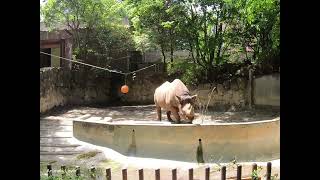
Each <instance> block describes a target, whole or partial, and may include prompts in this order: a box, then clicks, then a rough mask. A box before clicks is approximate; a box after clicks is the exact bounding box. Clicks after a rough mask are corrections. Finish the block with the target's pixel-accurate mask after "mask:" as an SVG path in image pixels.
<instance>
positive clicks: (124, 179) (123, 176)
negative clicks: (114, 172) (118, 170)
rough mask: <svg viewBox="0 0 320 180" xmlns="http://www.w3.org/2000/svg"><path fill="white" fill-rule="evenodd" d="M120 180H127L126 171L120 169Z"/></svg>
mask: <svg viewBox="0 0 320 180" xmlns="http://www.w3.org/2000/svg"><path fill="white" fill-rule="evenodd" d="M122 180H128V175H127V169H122Z"/></svg>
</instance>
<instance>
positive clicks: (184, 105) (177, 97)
mask: <svg viewBox="0 0 320 180" xmlns="http://www.w3.org/2000/svg"><path fill="white" fill-rule="evenodd" d="M196 97H197V95H193V96H192V95H190V92H189V90H188V88H187V87H186V86H185V85H184V84H183V82H182V81H181V80H179V79H175V80H174V81H173V82H171V83H170V82H168V81H166V82H165V83H163V84H162V85H161V86H159V87H158V88H157V89H156V90H155V93H154V103H155V105H156V110H157V115H158V120H159V121H161V108H163V109H165V110H166V111H167V117H168V120H169V121H170V122H174V121H173V120H172V118H171V114H172V115H173V116H174V117H175V121H176V122H177V123H180V120H181V119H184V120H185V121H186V122H187V123H192V121H193V119H194V102H195V99H196Z"/></svg>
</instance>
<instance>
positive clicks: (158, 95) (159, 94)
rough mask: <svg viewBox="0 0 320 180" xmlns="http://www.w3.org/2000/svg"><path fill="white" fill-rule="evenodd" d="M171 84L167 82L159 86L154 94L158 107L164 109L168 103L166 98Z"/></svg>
mask: <svg viewBox="0 0 320 180" xmlns="http://www.w3.org/2000/svg"><path fill="white" fill-rule="evenodd" d="M170 85H171V83H169V82H168V81H166V82H165V83H163V84H162V85H161V86H159V87H158V88H157V89H156V90H155V93H154V102H155V104H156V105H157V106H160V107H164V106H165V102H166V97H167V95H168V92H169V89H170Z"/></svg>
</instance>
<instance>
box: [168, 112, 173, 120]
mask: <svg viewBox="0 0 320 180" xmlns="http://www.w3.org/2000/svg"><path fill="white" fill-rule="evenodd" d="M167 117H168V121H170V122H173V120H172V119H171V111H167Z"/></svg>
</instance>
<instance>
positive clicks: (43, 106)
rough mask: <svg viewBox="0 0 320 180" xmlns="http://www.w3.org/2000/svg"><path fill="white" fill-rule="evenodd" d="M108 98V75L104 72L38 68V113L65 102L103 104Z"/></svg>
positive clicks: (107, 101) (65, 103)
mask: <svg viewBox="0 0 320 180" xmlns="http://www.w3.org/2000/svg"><path fill="white" fill-rule="evenodd" d="M109 100H110V77H109V75H108V74H105V73H100V74H97V73H88V72H85V71H70V70H68V69H63V68H41V69H40V113H44V112H46V111H48V110H50V109H52V108H54V107H57V106H64V105H67V104H104V103H109Z"/></svg>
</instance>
